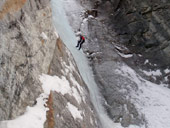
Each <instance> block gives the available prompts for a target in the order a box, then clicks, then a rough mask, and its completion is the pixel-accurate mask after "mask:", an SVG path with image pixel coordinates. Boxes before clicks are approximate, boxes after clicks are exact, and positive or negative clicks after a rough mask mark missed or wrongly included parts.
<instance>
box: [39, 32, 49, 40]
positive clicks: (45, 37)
mask: <svg viewBox="0 0 170 128" xmlns="http://www.w3.org/2000/svg"><path fill="white" fill-rule="evenodd" d="M40 37H41V38H42V39H43V40H48V37H47V35H46V34H45V33H44V32H42V33H41V35H40Z"/></svg>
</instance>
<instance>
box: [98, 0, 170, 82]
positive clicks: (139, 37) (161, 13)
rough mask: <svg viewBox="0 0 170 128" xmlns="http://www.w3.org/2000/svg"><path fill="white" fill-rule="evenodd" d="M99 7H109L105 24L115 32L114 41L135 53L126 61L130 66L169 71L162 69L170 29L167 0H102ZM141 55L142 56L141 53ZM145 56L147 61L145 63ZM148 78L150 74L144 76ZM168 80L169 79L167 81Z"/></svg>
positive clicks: (168, 55) (169, 60)
mask: <svg viewBox="0 0 170 128" xmlns="http://www.w3.org/2000/svg"><path fill="white" fill-rule="evenodd" d="M101 3H102V7H108V8H109V11H107V14H108V17H109V20H108V21H109V23H108V27H109V28H110V29H112V30H113V31H114V32H115V33H116V37H115V38H117V43H119V44H123V45H125V46H126V47H128V48H129V49H130V51H126V50H125V51H122V52H124V53H125V54H128V53H133V54H135V56H133V57H132V59H133V60H134V61H133V62H132V61H131V60H132V59H130V61H131V62H130V61H129V60H127V61H126V62H127V63H128V64H129V65H131V67H138V68H140V69H145V70H148V71H149V70H156V69H160V70H161V73H162V74H163V76H161V77H157V78H158V79H159V80H157V81H154V80H153V79H152V81H154V82H158V83H159V82H160V81H164V80H163V78H162V77H166V76H168V75H169V74H167V73H165V72H164V70H165V69H167V68H169V65H170V45H169V44H170V43H169V38H170V33H169V30H170V29H169V18H170V17H169V6H170V2H169V1H168V0H152V1H147V0H146V1H145V0H142V1H134V0H125V1H122V0H110V1H107V2H106V1H102V2H101ZM140 55H141V56H140ZM146 59H148V60H149V63H145V60H146ZM146 79H149V80H151V78H147V77H146ZM166 83H169V82H166Z"/></svg>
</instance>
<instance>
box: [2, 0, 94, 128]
mask: <svg viewBox="0 0 170 128" xmlns="http://www.w3.org/2000/svg"><path fill="white" fill-rule="evenodd" d="M57 36H58V35H57V33H56V31H55V29H54V26H53V24H52V14H51V7H50V1H49V0H3V1H1V2H0V39H1V41H0V121H2V120H11V119H15V118H16V117H18V116H20V115H22V114H23V113H24V112H25V109H26V107H27V106H33V105H34V104H36V98H37V97H38V96H39V95H40V94H41V93H42V92H43V91H42V88H41V83H40V81H39V75H41V74H42V73H44V74H49V75H57V76H59V77H61V76H62V75H64V76H66V77H67V79H69V81H70V85H71V86H78V85H81V87H80V88H79V89H78V87H75V88H76V89H77V91H78V94H79V95H80V96H82V95H83V96H82V97H83V98H84V100H83V101H82V102H81V103H78V101H77V99H75V98H74V97H73V96H70V95H64V96H63V95H61V94H60V93H57V92H51V94H50V96H49V99H48V102H47V104H48V107H49V109H50V110H49V111H48V114H47V122H46V124H45V127H46V128H61V127H69V128H76V127H77V128H80V127H88V128H94V127H97V124H96V122H97V119H96V117H95V111H94V110H93V106H92V105H91V102H90V98H89V96H88V89H87V88H86V85H85V83H84V82H83V80H82V78H81V76H80V75H79V72H78V69H77V67H76V64H75V62H74V59H73V58H72V55H71V53H70V52H69V51H68V50H67V48H66V47H65V45H63V43H62V41H61V40H60V39H58V37H57ZM70 65H71V66H72V67H71V68H74V70H71V69H69V68H68V67H69V66H70ZM67 68H68V69H67ZM71 76H72V77H71ZM71 78H74V79H75V80H76V81H77V85H75V83H73V81H72V80H71ZM67 102H69V103H71V104H72V105H74V106H75V107H77V108H78V109H79V110H81V111H82V114H81V116H82V119H74V118H73V115H72V113H71V112H70V111H69V110H68V108H67V107H66V105H67Z"/></svg>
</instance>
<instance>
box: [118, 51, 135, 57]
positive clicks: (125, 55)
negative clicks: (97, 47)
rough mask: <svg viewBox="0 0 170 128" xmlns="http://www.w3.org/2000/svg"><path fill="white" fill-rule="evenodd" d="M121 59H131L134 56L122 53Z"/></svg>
mask: <svg viewBox="0 0 170 128" xmlns="http://www.w3.org/2000/svg"><path fill="white" fill-rule="evenodd" d="M118 54H119V55H120V56H121V57H123V58H130V57H133V54H122V53H120V52H119V53H118Z"/></svg>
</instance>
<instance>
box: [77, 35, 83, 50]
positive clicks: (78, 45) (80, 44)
mask: <svg viewBox="0 0 170 128" xmlns="http://www.w3.org/2000/svg"><path fill="white" fill-rule="evenodd" d="M84 42H85V38H84V36H82V35H80V40H79V41H78V42H77V46H76V47H79V50H80V49H81V46H82V44H83V43H84Z"/></svg>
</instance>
